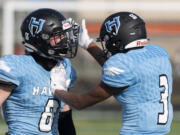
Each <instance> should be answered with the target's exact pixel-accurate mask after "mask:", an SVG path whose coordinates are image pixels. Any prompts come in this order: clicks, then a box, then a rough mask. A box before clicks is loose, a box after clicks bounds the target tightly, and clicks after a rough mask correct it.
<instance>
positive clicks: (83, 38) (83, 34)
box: [79, 19, 93, 49]
mask: <svg viewBox="0 0 180 135" xmlns="http://www.w3.org/2000/svg"><path fill="white" fill-rule="evenodd" d="M91 42H93V39H92V38H90V37H89V35H88V31H87V29H86V22H85V19H83V20H82V26H81V27H80V31H79V46H80V47H81V48H84V49H87V48H88V46H89V44H90V43H91Z"/></svg>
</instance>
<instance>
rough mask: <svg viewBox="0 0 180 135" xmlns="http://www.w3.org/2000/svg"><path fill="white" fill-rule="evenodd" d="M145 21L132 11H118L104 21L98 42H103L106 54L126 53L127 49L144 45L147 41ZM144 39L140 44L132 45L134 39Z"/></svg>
mask: <svg viewBox="0 0 180 135" xmlns="http://www.w3.org/2000/svg"><path fill="white" fill-rule="evenodd" d="M146 38H147V36H146V28H145V22H144V21H143V19H141V18H140V17H139V16H138V15H136V14H134V13H131V12H118V13H115V14H112V15H110V16H109V17H107V18H106V19H105V21H104V22H103V24H102V26H101V29H100V34H99V37H98V38H97V42H101V43H102V46H103V50H104V52H105V54H106V55H108V54H109V53H110V55H114V54H116V53H124V52H127V50H129V49H131V48H135V47H139V46H143V43H144V44H145V43H146V42H147V41H146V40H147V39H146ZM138 40H141V41H142V40H143V43H142V44H140V45H133V46H132V45H130V46H127V45H128V44H129V43H131V42H133V41H138Z"/></svg>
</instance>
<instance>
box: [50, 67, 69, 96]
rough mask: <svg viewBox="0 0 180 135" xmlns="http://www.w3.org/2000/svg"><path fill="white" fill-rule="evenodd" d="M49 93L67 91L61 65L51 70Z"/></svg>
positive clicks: (64, 73)
mask: <svg viewBox="0 0 180 135" xmlns="http://www.w3.org/2000/svg"><path fill="white" fill-rule="evenodd" d="M50 73H51V91H52V92H53V94H54V92H55V90H64V91H67V89H68V87H67V82H66V70H65V68H64V66H63V65H62V64H58V65H56V66H55V67H54V68H52V70H51V72H50Z"/></svg>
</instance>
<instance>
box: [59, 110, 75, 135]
mask: <svg viewBox="0 0 180 135" xmlns="http://www.w3.org/2000/svg"><path fill="white" fill-rule="evenodd" d="M59 116H60V117H59V120H58V130H59V134H60V135H76V130H75V126H74V123H73V120H72V110H69V111H66V112H60V114H59Z"/></svg>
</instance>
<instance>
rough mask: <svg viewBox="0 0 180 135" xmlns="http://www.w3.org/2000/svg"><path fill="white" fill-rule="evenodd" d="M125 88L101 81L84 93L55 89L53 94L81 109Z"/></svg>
mask: <svg viewBox="0 0 180 135" xmlns="http://www.w3.org/2000/svg"><path fill="white" fill-rule="evenodd" d="M126 88H127V87H123V88H112V87H109V86H107V85H106V84H104V83H103V82H101V83H100V84H99V85H98V86H97V87H96V88H94V89H92V90H90V91H88V92H86V93H71V92H66V91H64V90H55V96H56V97H58V98H59V99H61V100H63V101H64V102H66V103H67V104H69V105H70V106H72V107H74V108H76V109H83V108H86V107H88V106H91V105H94V104H96V103H99V102H101V101H104V100H105V99H107V98H109V97H110V96H112V95H114V94H116V93H118V92H120V91H122V90H124V89H126Z"/></svg>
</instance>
